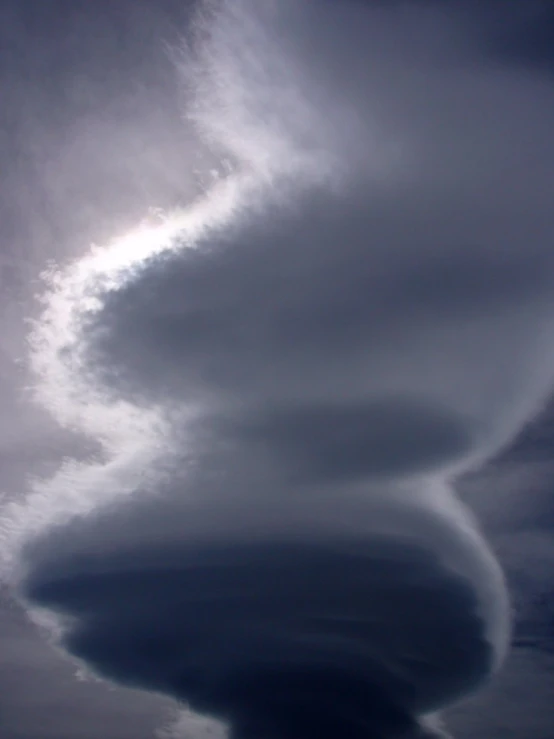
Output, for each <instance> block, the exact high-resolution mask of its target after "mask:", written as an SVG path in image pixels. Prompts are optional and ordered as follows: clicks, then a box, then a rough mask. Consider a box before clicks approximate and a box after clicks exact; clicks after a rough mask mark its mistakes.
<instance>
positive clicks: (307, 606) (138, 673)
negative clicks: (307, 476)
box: [28, 537, 491, 739]
mask: <svg viewBox="0 0 554 739" xmlns="http://www.w3.org/2000/svg"><path fill="white" fill-rule="evenodd" d="M160 554H161V556H160ZM156 555H158V556H156ZM168 555H169V553H168V552H163V551H162V552H161V553H160V552H159V551H158V552H153V553H152V554H151V556H150V557H149V558H148V565H147V566H146V567H145V566H144V564H143V561H144V551H140V552H138V553H135V552H133V551H131V552H128V553H127V554H126V555H124V556H115V557H110V558H109V560H108V561H107V562H102V561H99V560H98V559H95V560H89V561H87V560H86V558H85V559H84V560H82V561H81V562H80V563H79V566H78V567H77V568H76V570H77V572H76V574H74V573H72V572H71V568H70V572H68V573H67V574H64V573H63V572H62V571H59V572H57V573H56V574H55V575H54V576H52V574H51V573H49V572H48V570H45V571H44V572H43V573H36V574H35V576H34V577H36V583H33V578H32V579H31V582H30V584H29V585H28V588H29V593H28V594H29V596H30V597H31V598H33V599H34V600H36V601H38V602H39V603H41V604H42V605H44V606H47V607H50V608H53V609H55V610H61V611H62V612H63V613H67V614H69V615H71V617H72V618H76V619H77V625H76V626H75V628H72V629H70V631H69V633H68V634H67V636H66V637H65V646H66V647H67V648H68V649H69V650H70V651H71V652H72V653H73V654H74V655H76V656H78V657H79V658H81V659H84V660H85V661H86V662H87V663H89V664H91V665H92V666H93V667H95V668H97V669H98V670H99V671H100V672H101V673H102V674H104V675H107V676H108V677H111V678H112V679H115V680H117V681H121V682H123V683H127V684H130V685H132V686H139V687H142V688H147V689H150V690H154V691H161V692H163V693H169V694H171V695H175V696H177V697H180V698H182V699H184V700H187V701H190V703H191V705H192V707H193V708H195V709H197V710H199V711H203V712H207V713H209V714H212V715H213V714H215V715H218V716H220V717H222V718H224V719H226V720H231V722H232V725H233V726H234V727H235V728H234V734H233V735H234V736H237V737H239V736H240V737H254V736H266V735H270V736H273V735H275V736H279V737H297V736H298V737H302V738H303V739H308V737H313V738H314V739H315V738H316V737H335V736H337V735H339V734H340V735H342V736H352V737H358V736H359V737H367V736H368V735H371V734H372V732H375V731H377V732H378V735H379V736H380V735H381V734H385V733H386V734H387V735H393V736H397V735H398V736H400V735H403V732H406V731H410V730H413V728H414V723H413V719H412V718H411V715H410V713H411V711H414V710H415V711H425V710H430V709H434V708H436V707H437V706H439V705H441V704H442V703H443V702H444V701H445V700H446V699H448V698H449V697H450V695H457V694H458V693H459V692H460V691H463V690H464V689H465V688H466V687H467V686H469V687H471V686H472V685H473V683H474V681H475V680H477V679H479V676H480V675H481V674H482V672H483V671H484V670H486V669H488V666H489V665H490V660H491V654H490V645H488V644H487V642H486V640H485V639H483V634H482V624H481V621H480V619H479V617H478V615H477V608H478V606H477V603H476V602H475V600H474V595H473V594H472V592H471V589H470V588H469V587H468V586H467V585H466V583H465V582H464V581H463V578H456V577H453V576H452V575H451V574H450V573H448V572H446V571H445V570H444V569H443V566H442V565H441V564H440V562H438V561H437V560H436V559H435V557H434V555H433V554H432V553H431V552H430V551H427V550H426V549H425V548H423V547H421V546H418V545H416V544H414V543H412V542H411V541H410V540H409V539H407V540H406V542H405V543H403V544H402V543H401V544H400V545H399V544H398V542H393V543H391V541H390V540H386V539H385V540H384V541H379V538H378V537H376V539H375V540H374V541H372V542H369V543H368V542H367V541H365V542H364V541H361V542H360V541H356V540H355V539H349V540H348V542H344V541H342V542H341V541H337V542H336V543H333V541H329V542H327V543H325V544H321V543H312V544H310V543H306V542H289V543H286V542H283V543H281V544H278V543H272V544H266V543H264V542H263V541H262V542H257V543H256V542H254V543H252V544H250V545H245V544H244V543H239V542H228V543H227V544H226V545H219V546H208V547H195V548H192V549H191V548H189V547H187V545H186V544H184V545H182V546H181V547H178V548H176V550H175V551H173V552H171V556H168ZM105 567H106V568H107V569H104V568H105ZM316 584H319V586H318V587H317V588H315V587H314V586H315V585H316ZM405 609H409V612H410V617H411V620H412V627H411V629H410V630H407V629H406V624H405V619H404V615H403V614H404V611H405ZM437 670H438V673H439V674H437ZM460 672H462V673H463V674H464V678H463V679H462V681H461V683H457V682H456V679H455V678H454V679H453V677H452V675H453V673H455V674H460ZM437 678H439V679H437ZM268 730H269V732H270V733H269V734H267V733H266V732H267V731H268ZM271 732H273V733H271Z"/></svg>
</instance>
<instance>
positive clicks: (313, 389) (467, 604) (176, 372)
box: [3, 0, 554, 739]
mask: <svg viewBox="0 0 554 739" xmlns="http://www.w3.org/2000/svg"><path fill="white" fill-rule="evenodd" d="M193 46H194V51H193V52H190V51H189V52H188V53H187V54H186V55H185V56H184V61H183V76H184V84H185V85H186V86H187V87H188V89H189V92H190V93H191V94H192V95H193V98H192V101H191V103H190V110H189V114H190V116H191V117H192V119H193V120H194V122H195V124H196V126H197V127H198V130H199V132H200V134H201V135H202V136H203V137H204V139H205V140H207V141H208V142H209V143H210V145H211V146H212V148H213V149H214V151H219V152H220V153H221V156H222V157H224V158H225V160H226V161H227V162H229V163H231V164H230V165H229V166H230V172H229V174H228V175H226V177H225V178H223V180H222V181H221V182H220V183H219V184H218V185H217V186H216V188H214V192H213V193H208V194H207V195H206V198H205V200H203V201H201V202H199V203H198V204H196V205H195V206H194V207H191V208H190V209H189V210H186V211H183V212H181V213H174V214H170V215H168V216H167V217H166V218H165V219H164V220H162V221H161V222H159V223H158V224H150V225H144V226H142V227H141V228H139V229H137V231H136V232H134V233H132V234H129V235H127V236H126V237H124V238H122V239H119V240H115V241H114V242H113V243H112V244H110V245H108V246H107V247H105V248H104V249H99V250H96V251H95V252H93V253H92V254H91V255H89V256H87V257H85V258H84V259H82V260H79V261H78V262H76V263H75V264H73V265H71V266H70V267H69V268H67V269H66V270H65V271H62V272H60V273H59V274H58V275H57V276H56V277H55V279H54V280H53V283H52V287H51V291H50V292H49V294H48V296H47V303H46V310H45V313H44V315H43V318H42V321H41V322H39V323H38V324H37V326H36V327H35V330H34V334H33V337H32V347H33V353H32V361H33V363H34V368H35V370H36V372H37V374H38V385H37V396H38V398H39V400H40V401H41V402H42V403H44V404H46V405H47V406H48V407H49V408H50V409H51V410H52V412H53V413H55V414H56V415H57V417H58V418H59V419H60V420H61V421H63V422H65V423H67V424H72V425H78V426H79V427H80V429H81V430H84V431H85V432H87V433H88V434H89V435H91V436H94V437H95V438H96V439H98V440H99V441H101V442H102V443H103V444H104V449H105V455H104V456H103V457H102V459H99V460H95V461H93V462H90V463H87V464H83V465H69V466H68V465H66V466H65V467H64V468H62V470H61V471H60V473H59V474H58V475H57V476H56V477H55V478H54V479H52V480H48V481H44V482H42V483H40V484H38V485H37V486H36V487H35V489H34V490H33V491H32V492H31V494H30V495H29V497H28V500H27V501H26V503H25V504H23V505H21V504H17V505H15V504H13V505H12V506H11V508H9V509H7V510H6V511H5V512H4V528H5V529H6V535H5V536H4V547H3V549H4V553H5V555H6V562H9V566H10V568H11V570H10V571H11V577H12V580H13V581H14V583H15V584H16V586H17V587H18V588H19V592H20V593H21V595H22V597H23V598H24V599H26V601H27V602H28V603H29V604H30V605H31V606H32V607H40V608H43V609H47V610H49V611H52V612H54V613H56V614H58V615H59V617H60V618H59V626H60V628H61V632H62V635H61V639H62V643H63V644H64V646H65V647H66V648H67V649H68V650H69V651H70V652H71V653H72V654H73V655H75V656H76V657H77V658H79V659H81V660H84V661H85V662H86V663H87V664H89V665H90V666H91V667H92V668H93V669H95V670H96V671H98V672H99V673H100V674H103V675H105V676H107V677H110V678H112V679H115V680H118V681H121V682H123V683H127V684H131V685H134V686H138V687H142V688H144V689H147V690H153V691H159V692H163V693H168V694H170V695H172V696H175V697H177V698H179V699H181V700H186V701H188V702H190V705H191V706H192V708H194V709H195V710H198V711H201V712H205V713H207V714H210V715H213V716H215V717H218V718H221V719H222V720H224V721H226V722H229V725H230V731H231V735H232V736H233V737H235V738H236V739H254V738H255V737H256V738H257V739H262V738H267V739H272V738H273V737H275V738H276V739H309V738H310V737H314V738H315V737H318V738H319V739H324V737H339V736H340V737H352V739H355V738H356V737H368V736H383V737H401V736H405V737H416V736H419V737H425V736H439V735H440V729H439V728H438V727H436V726H435V725H434V724H433V722H432V721H431V720H430V719H429V718H428V716H429V714H433V713H435V712H436V711H437V710H438V709H440V708H441V707H442V706H443V705H446V704H448V703H450V702H452V701H454V700H456V699H458V698H459V697H461V696H462V695H464V694H465V693H467V692H468V691H470V690H473V689H474V688H475V687H476V686H477V685H479V684H480V682H482V680H483V679H485V678H486V677H487V676H488V675H489V674H490V673H491V671H493V670H494V669H496V668H497V667H498V665H499V664H500V662H501V660H502V657H503V655H504V653H505V650H506V645H507V640H508V636H509V623H508V622H509V619H508V608H507V598H506V593H505V589H504V584H503V579H502V575H501V573H500V571H499V568H498V566H497V564H496V562H495V560H494V558H493V556H492V555H491V554H490V552H489V550H488V548H487V546H486V544H485V543H484V541H483V540H482V538H481V536H480V534H479V532H478V529H477V527H476V525H475V523H474V521H473V520H472V518H471V516H470V515H469V514H468V513H467V512H466V511H465V510H464V509H463V507H462V506H461V504H460V503H458V502H457V500H456V499H455V496H454V493H453V491H452V488H451V482H452V480H453V479H454V478H455V477H456V475H459V474H460V473H462V472H464V471H466V470H467V469H469V468H471V467H473V466H475V465H477V464H479V463H481V462H482V461H483V460H485V459H487V458H488V457H489V456H490V455H492V454H494V453H495V452H496V451H498V450H499V449H500V448H501V447H502V446H503V445H504V444H505V443H506V442H508V441H509V440H511V439H512V437H513V436H514V434H515V433H516V432H517V431H518V430H519V428H520V427H521V426H522V424H524V423H525V422H526V420H527V419H528V418H529V417H531V416H532V415H533V414H534V413H535V411H536V410H537V409H538V408H539V407H540V406H541V404H542V403H543V402H544V400H545V398H546V397H547V396H548V394H549V392H550V388H551V382H552V378H553V376H554V350H553V347H554V342H553V340H552V339H553V329H554V325H553V322H554V305H553V302H552V295H553V292H552V288H553V286H554V285H553V282H554V271H553V266H554V264H553V261H554V255H553V253H552V250H551V249H550V248H549V247H550V243H551V239H552V236H553V232H554V225H553V222H552V218H551V212H550V210H551V209H550V203H549V195H548V193H549V192H552V185H553V184H554V182H553V179H554V177H553V174H552V172H553V171H554V168H553V167H552V164H553V154H554V150H553V147H552V144H551V141H550V139H551V136H550V132H551V130H552V127H553V124H554V107H553V105H552V104H553V102H554V96H553V92H552V90H551V88H550V87H549V85H548V84H547V83H546V82H545V81H544V80H543V79H541V78H540V77H537V76H536V75H531V74H530V73H524V72H523V71H521V70H518V69H516V68H513V67H512V68H509V69H508V68H504V67H503V66H502V65H499V64H493V63H492V62H491V61H490V60H487V58H486V57H485V56H483V55H482V54H480V53H479V51H478V49H477V47H476V45H475V43H474V41H473V37H472V35H471V33H470V29H469V30H468V26H467V24H463V23H462V22H461V18H460V16H458V15H457V11H456V10H455V7H454V6H451V7H449V8H446V7H440V8H439V7H437V6H435V5H434V4H421V5H420V4H408V3H392V4H390V5H387V6H384V5H382V4H377V5H370V4H366V3H361V2H360V3H358V2H341V3H334V2H325V0H318V1H317V2H316V0H313V1H311V2H306V3H298V2H292V0H290V1H288V0H284V1H283V2H279V3H276V2H275V3H274V2H270V1H269V0H267V1H264V2H260V0H233V1H232V2H231V0H229V2H226V1H223V2H217V3H210V4H209V5H206V6H204V7H203V9H202V12H201V13H199V16H198V21H197V34H196V43H195V44H194V45H193ZM8 555H10V556H8Z"/></svg>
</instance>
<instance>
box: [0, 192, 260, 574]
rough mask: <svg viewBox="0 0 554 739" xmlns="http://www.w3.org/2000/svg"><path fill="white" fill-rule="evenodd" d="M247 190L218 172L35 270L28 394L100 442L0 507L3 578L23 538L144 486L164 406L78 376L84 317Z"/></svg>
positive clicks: (188, 244)
mask: <svg viewBox="0 0 554 739" xmlns="http://www.w3.org/2000/svg"><path fill="white" fill-rule="evenodd" d="M247 189H248V184H247V179H246V178H243V179H240V178H229V179H227V180H223V181H221V182H220V183H219V184H218V185H217V186H216V187H215V188H214V190H213V191H212V192H211V193H210V195H209V197H206V198H205V199H203V200H201V201H199V202H197V203H195V204H194V205H192V206H191V207H189V208H187V209H183V210H177V211H174V212H171V213H167V214H162V213H159V212H158V213H157V214H156V216H155V219H154V220H153V219H152V218H151V219H150V221H148V220H147V221H145V222H143V223H141V224H139V226H138V227H137V228H135V229H133V230H131V231H129V232H128V233H126V234H124V235H122V236H120V237H118V238H115V239H114V240H113V241H111V242H110V243H108V244H107V245H105V246H101V247H100V246H93V247H92V248H91V249H90V251H89V252H88V254H86V255H85V256H84V257H82V258H80V259H77V260H76V261H74V262H72V263H70V264H69V265H68V266H67V267H65V268H63V269H60V270H51V271H49V272H48V273H45V274H44V275H43V277H44V279H45V282H46V285H47V290H46V293H45V295H44V296H43V297H42V298H41V300H42V302H43V305H44V310H43V312H42V314H41V316H40V318H39V319H38V320H37V321H36V322H35V324H34V326H33V329H32V331H31V334H30V337H29V344H30V368H31V370H32V372H33V375H34V377H35V378H36V384H35V386H34V388H33V395H34V397H35V399H36V400H37V402H38V403H39V404H40V405H41V406H43V407H44V408H46V409H47V410H48V411H49V412H50V413H51V414H52V415H53V417H54V418H55V419H56V420H57V421H58V423H60V425H62V426H64V427H66V428H70V429H72V430H75V431H80V432H82V433H83V434H85V435H86V436H88V437H91V438H94V439H95V440H97V441H99V442H100V443H101V445H102V449H103V453H102V459H101V460H99V461H94V462H91V460H86V462H78V461H76V460H74V459H69V460H66V461H65V462H64V463H63V464H62V465H61V467H60V469H59V470H58V472H57V474H56V475H55V476H54V477H53V478H51V479H49V480H39V481H37V482H35V484H34V485H33V486H32V488H31V490H30V492H29V493H28V495H27V496H26V497H24V498H23V499H17V500H12V501H9V502H8V503H7V504H5V505H4V506H3V508H2V510H1V512H0V566H1V570H0V574H2V571H3V573H4V577H5V578H9V576H10V575H9V573H10V572H11V569H12V566H13V563H14V562H15V561H17V555H18V552H19V551H20V548H21V546H22V545H23V544H24V543H25V541H27V540H28V538H29V537H31V536H33V535H34V534H36V533H38V532H40V531H41V530H43V529H46V528H48V527H50V526H52V525H54V524H63V523H64V522H66V521H67V520H69V519H70V518H73V517H75V516H83V515H86V514H88V513H89V512H91V511H92V510H93V509H95V508H97V506H98V505H99V504H102V503H103V502H108V501H109V500H111V499H113V498H114V497H116V496H123V495H128V494H130V493H132V492H133V491H134V490H136V489H137V488H138V487H139V486H140V487H141V488H143V489H144V487H145V486H147V484H148V480H147V479H145V475H144V470H145V469H147V470H148V469H154V463H155V461H156V460H157V459H158V458H159V457H160V455H161V453H162V452H163V451H164V431H165V424H164V419H163V414H162V412H161V410H160V409H158V408H155V407H151V406H149V407H140V406H138V405H135V404H131V403H129V402H127V401H122V400H113V399H111V398H109V397H108V396H107V394H106V393H105V392H103V391H102V390H101V389H100V388H98V387H97V386H95V385H94V384H91V383H90V381H89V380H87V378H86V377H85V375H84V372H83V370H85V369H86V366H85V359H84V350H85V348H86V342H85V341H84V339H83V336H82V326H83V320H84V319H85V318H89V317H90V316H91V315H93V314H94V313H97V312H99V311H100V310H101V309H102V306H103V299H104V297H105V296H106V294H107V293H109V292H110V291H113V290H117V289H118V288H121V287H122V286H123V285H124V284H125V283H126V282H127V281H128V280H129V279H130V278H132V276H133V275H134V274H136V271H137V270H139V269H140V268H141V266H143V265H144V264H145V263H146V262H147V261H148V260H150V259H152V258H154V257H156V256H159V255H162V254H164V253H170V252H172V251H173V252H174V251H178V250H181V249H186V248H194V247H195V245H196V244H197V243H198V242H199V239H200V238H201V237H202V235H203V234H204V233H205V232H206V231H207V230H209V229H211V228H213V227H217V226H218V225H220V224H222V223H224V222H225V221H227V219H228V218H229V216H230V215H231V214H232V213H234V212H235V211H236V210H237V208H238V207H239V205H240V202H241V200H242V196H243V195H244V193H245V191H246V190H247Z"/></svg>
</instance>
